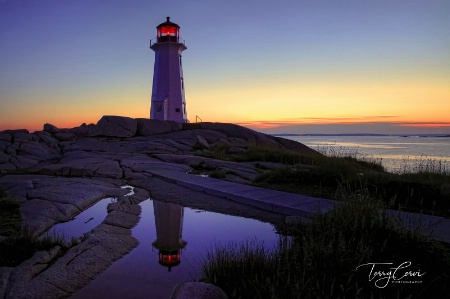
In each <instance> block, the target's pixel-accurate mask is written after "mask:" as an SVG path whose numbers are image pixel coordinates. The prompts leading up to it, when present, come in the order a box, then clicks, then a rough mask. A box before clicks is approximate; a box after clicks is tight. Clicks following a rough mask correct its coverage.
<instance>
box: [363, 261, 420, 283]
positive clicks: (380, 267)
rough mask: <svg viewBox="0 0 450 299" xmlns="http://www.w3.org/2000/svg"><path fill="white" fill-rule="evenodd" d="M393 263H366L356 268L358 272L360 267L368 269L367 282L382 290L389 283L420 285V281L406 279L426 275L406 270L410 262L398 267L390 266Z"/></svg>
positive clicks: (417, 271)
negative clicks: (371, 282)
mask: <svg viewBox="0 0 450 299" xmlns="http://www.w3.org/2000/svg"><path fill="white" fill-rule="evenodd" d="M392 265H393V263H367V264H362V265H359V266H358V267H356V269H355V270H358V269H359V268H360V267H364V266H367V267H369V268H370V273H369V281H373V282H374V284H375V286H376V287H378V288H380V289H383V288H385V287H386V286H387V285H388V284H389V283H390V282H391V283H421V282H422V281H420V280H407V279H408V278H412V277H414V278H416V279H417V278H419V277H422V276H423V275H425V274H426V272H423V273H422V272H420V270H416V271H411V270H408V268H409V267H410V266H411V262H410V261H407V262H403V263H401V264H400V265H398V266H392Z"/></svg>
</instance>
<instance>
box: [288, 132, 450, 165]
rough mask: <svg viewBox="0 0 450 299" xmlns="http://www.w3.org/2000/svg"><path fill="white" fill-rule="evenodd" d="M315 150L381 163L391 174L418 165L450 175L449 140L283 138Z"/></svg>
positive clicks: (331, 137) (408, 138)
mask: <svg viewBox="0 0 450 299" xmlns="http://www.w3.org/2000/svg"><path fill="white" fill-rule="evenodd" d="M284 137H285V138H288V139H292V140H295V141H298V142H301V143H303V144H305V145H307V146H309V147H311V148H313V149H319V151H321V149H323V148H324V147H329V148H335V149H336V151H341V152H348V153H358V154H359V155H360V156H365V157H372V158H375V159H382V160H381V161H382V164H383V166H385V168H386V169H387V170H388V171H393V172H399V171H400V172H401V171H403V170H414V168H415V167H417V165H418V164H421V163H422V164H423V163H429V162H430V161H431V163H437V164H439V163H441V165H442V166H443V167H445V169H447V170H448V171H450V137H433V136H428V137H419V136H284Z"/></svg>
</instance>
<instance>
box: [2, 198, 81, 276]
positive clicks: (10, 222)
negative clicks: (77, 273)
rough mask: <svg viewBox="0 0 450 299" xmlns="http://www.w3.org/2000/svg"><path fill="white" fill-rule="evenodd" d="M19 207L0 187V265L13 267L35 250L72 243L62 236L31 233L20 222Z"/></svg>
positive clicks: (68, 245) (65, 245)
mask: <svg viewBox="0 0 450 299" xmlns="http://www.w3.org/2000/svg"><path fill="white" fill-rule="evenodd" d="M19 209H20V203H18V202H17V201H16V200H15V199H14V198H12V197H9V196H8V195H7V194H6V193H5V192H4V191H3V190H1V189H0V219H1V220H2V221H1V223H0V236H1V238H0V267H15V266H17V265H19V264H20V263H21V262H23V261H25V260H27V259H29V258H30V257H32V256H33V254H34V253H36V252H37V251H41V250H50V249H51V248H53V247H55V246H61V248H63V249H67V248H69V247H71V246H73V245H74V241H72V243H71V244H66V242H65V241H64V237H63V236H57V235H45V236H43V237H39V236H37V235H35V234H33V233H32V232H31V231H30V230H29V229H28V228H26V226H25V225H24V224H23V223H22V219H21V216H20V211H19Z"/></svg>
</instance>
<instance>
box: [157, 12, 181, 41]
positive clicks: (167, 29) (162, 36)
mask: <svg viewBox="0 0 450 299" xmlns="http://www.w3.org/2000/svg"><path fill="white" fill-rule="evenodd" d="M156 29H157V36H156V38H157V41H158V43H165V42H174V43H178V39H179V37H180V26H178V25H177V24H175V23H172V22H171V21H170V17H167V21H165V22H164V23H161V24H159V25H158V26H157V27H156Z"/></svg>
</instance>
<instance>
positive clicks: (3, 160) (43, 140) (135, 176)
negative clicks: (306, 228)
mask: <svg viewBox="0 0 450 299" xmlns="http://www.w3.org/2000/svg"><path fill="white" fill-rule="evenodd" d="M254 146H257V147H262V148H272V149H290V150H294V151H297V152H302V153H307V154H317V153H316V152H315V151H313V150H311V149H309V148H307V147H305V146H304V145H302V144H298V143H293V142H292V141H286V140H284V139H280V138H275V137H272V136H268V135H265V134H262V133H258V132H256V131H252V130H250V129H247V128H244V127H240V126H237V125H231V124H219V123H199V124H180V123H174V122H164V121H156V120H149V119H132V118H128V117H119V116H104V117H102V119H101V120H100V121H99V122H98V123H97V124H96V125H93V124H90V125H86V124H83V125H81V126H80V127H77V128H71V129H59V128H57V127H55V126H53V125H51V124H45V125H44V128H43V131H38V132H34V133H30V132H28V131H27V130H7V131H2V132H0V188H1V189H2V190H4V191H5V192H6V193H7V194H8V195H10V196H12V197H14V198H16V199H17V201H19V202H20V203H21V209H20V211H21V214H22V218H23V221H24V223H25V225H26V226H27V227H28V228H29V229H30V230H31V231H32V232H34V233H36V234H41V233H43V232H45V231H46V230H48V229H49V228H50V227H52V226H53V225H54V224H56V223H60V222H66V221H69V220H70V219H72V218H73V217H74V216H75V215H77V214H79V213H80V212H82V211H83V210H85V209H87V208H88V207H90V206H91V205H93V204H95V203H96V202H97V201H99V200H100V199H103V198H107V197H112V198H116V202H114V203H111V204H109V206H108V215H107V216H106V218H105V219H104V221H103V222H102V223H101V224H100V225H99V226H97V227H96V228H94V229H93V230H92V231H91V232H89V233H87V234H86V235H85V236H84V237H83V239H82V240H81V241H80V243H79V244H78V245H76V246H74V247H72V248H70V249H69V250H67V251H64V250H62V249H61V248H59V247H57V248H54V249H52V250H50V251H48V252H37V253H36V254H35V255H34V256H33V257H32V258H31V259H29V260H27V261H25V262H23V263H22V264H21V265H19V266H17V267H15V268H0V298H65V297H69V296H70V295H71V294H73V293H74V292H75V291H76V290H78V289H80V288H81V287H83V286H84V285H86V284H87V283H88V282H89V281H90V280H92V279H93V278H94V277H95V276H96V275H97V274H98V273H100V272H102V271H103V270H105V269H106V268H107V267H109V265H111V263H112V262H114V261H115V260H117V259H119V258H121V257H122V256H124V255H125V254H127V253H128V252H130V251H131V250H133V248H135V247H136V246H137V244H138V241H137V240H136V239H135V238H134V237H133V236H132V235H131V228H133V227H134V226H135V225H136V224H137V223H138V222H139V218H140V213H141V209H140V206H139V203H140V202H142V201H143V200H145V199H147V198H148V197H149V196H150V195H151V196H153V197H155V198H157V199H161V200H167V201H171V202H176V201H177V200H179V198H180V196H181V195H182V197H183V203H184V204H185V205H190V206H193V207H198V208H202V207H203V208H205V207H209V208H210V209H212V210H215V211H218V212H220V211H221V210H225V209H226V210H227V212H229V213H231V214H239V213H240V214H242V213H244V214H245V213H248V214H249V215H255V213H256V214H258V213H259V214H258V215H257V216H256V217H258V218H259V219H263V220H264V219H272V221H273V215H270V213H267V212H264V211H259V212H258V211H257V212H255V211H250V210H254V208H249V209H248V210H245V209H243V208H242V207H239V206H237V205H235V206H233V205H227V203H226V201H227V200H225V199H218V198H216V197H214V196H211V195H207V194H203V195H202V194H200V193H195V192H194V191H189V190H187V189H186V188H183V187H181V186H177V185H176V184H174V183H171V182H167V181H163V180H161V179H160V178H158V177H156V176H155V175H154V174H153V172H155V171H161V170H170V171H177V172H183V173H187V172H192V171H196V172H197V173H200V174H201V173H209V172H218V173H221V174H223V176H224V177H223V178H224V179H226V180H230V181H235V182H243V183H246V182H250V181H251V180H252V179H254V178H255V177H256V176H257V175H258V174H259V173H260V172H261V171H262V169H267V168H278V167H281V166H282V165H280V164H278V163H266V162H261V163H253V162H252V163H237V162H231V161H223V160H218V159H213V158H206V157H205V156H204V155H199V153H202V152H204V151H206V153H207V152H208V151H214V150H215V149H217V148H222V149H223V148H226V149H227V151H228V154H233V153H244V152H246V151H247V150H248V149H249V148H250V147H254ZM261 166H264V167H261ZM124 185H133V186H135V194H134V195H133V196H125V195H126V193H127V192H128V190H125V189H122V188H121V186H124ZM224 207H226V208H224ZM253 217H255V216H253ZM271 217H272V218H271ZM277 221H280V222H284V216H280V217H279V219H277ZM198 287H199V285H192V286H191V285H185V286H183V287H182V288H181V289H179V291H178V292H179V294H180V295H177V297H174V298H189V297H182V295H181V294H191V293H192V292H194V293H192V294H197V293H196V292H197V291H196V290H197V288H198ZM203 287H204V286H201V288H203ZM206 289H208V290H209V286H208V287H207V288H206ZM208 290H207V291H206V293H208V292H209V291H208ZM219 290H220V289H219ZM221 296H222V295H221ZM202 298H203V297H202ZM204 298H210V297H204ZM211 298H212V297H211ZM214 298H216V297H214ZM224 298H226V297H224Z"/></svg>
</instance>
